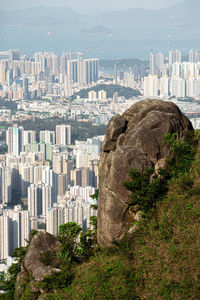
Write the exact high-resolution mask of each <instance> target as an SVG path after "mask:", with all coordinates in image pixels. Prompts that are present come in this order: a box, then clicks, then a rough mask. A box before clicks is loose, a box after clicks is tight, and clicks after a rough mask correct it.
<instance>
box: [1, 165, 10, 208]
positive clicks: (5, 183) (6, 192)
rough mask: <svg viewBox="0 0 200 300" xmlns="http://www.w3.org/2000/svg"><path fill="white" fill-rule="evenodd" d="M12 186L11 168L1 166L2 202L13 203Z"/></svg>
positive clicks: (5, 203)
mask: <svg viewBox="0 0 200 300" xmlns="http://www.w3.org/2000/svg"><path fill="white" fill-rule="evenodd" d="M11 197H12V186H11V169H10V168H9V167H5V166H0V204H3V205H9V204H11V199H12V198H11Z"/></svg>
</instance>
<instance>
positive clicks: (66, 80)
mask: <svg viewBox="0 0 200 300" xmlns="http://www.w3.org/2000/svg"><path fill="white" fill-rule="evenodd" d="M0 55H5V56H7V58H6V59H1V60H0V97H2V98H7V99H15V100H17V99H34V98H41V97H43V96H46V95H53V96H55V97H69V96H71V95H72V94H73V93H74V91H77V90H80V89H82V88H84V87H87V86H89V85H90V84H92V83H95V82H97V81H98V78H99V59H97V58H91V59H84V58H83V55H82V53H63V54H62V55H61V57H59V56H58V55H57V54H55V53H47V52H45V53H42V52H37V53H35V54H34V55H33V56H26V55H21V53H20V51H19V50H9V51H7V52H5V51H4V52H0Z"/></svg>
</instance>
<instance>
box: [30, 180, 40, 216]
mask: <svg viewBox="0 0 200 300" xmlns="http://www.w3.org/2000/svg"><path fill="white" fill-rule="evenodd" d="M28 211H29V212H30V216H31V217H37V216H39V215H41V214H42V190H41V187H40V186H39V185H37V184H31V186H29V188H28Z"/></svg>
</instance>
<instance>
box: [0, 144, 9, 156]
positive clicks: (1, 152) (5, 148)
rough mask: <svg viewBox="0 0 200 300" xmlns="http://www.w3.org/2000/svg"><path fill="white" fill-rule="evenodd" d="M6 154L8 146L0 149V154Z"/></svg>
mask: <svg viewBox="0 0 200 300" xmlns="http://www.w3.org/2000/svg"><path fill="white" fill-rule="evenodd" d="M6 152H8V146H7V145H4V146H3V147H2V148H1V149H0V154H5V153H6Z"/></svg>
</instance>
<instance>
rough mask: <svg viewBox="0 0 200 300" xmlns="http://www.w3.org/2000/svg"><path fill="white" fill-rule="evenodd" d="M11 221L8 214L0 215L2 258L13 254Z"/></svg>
mask: <svg viewBox="0 0 200 300" xmlns="http://www.w3.org/2000/svg"><path fill="white" fill-rule="evenodd" d="M10 231H11V221H10V219H9V217H8V216H5V215H0V260H1V259H6V258H7V257H8V256H9V255H10V254H11V245H10V244H11V237H10Z"/></svg>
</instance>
